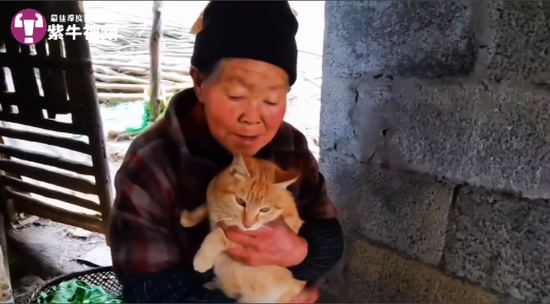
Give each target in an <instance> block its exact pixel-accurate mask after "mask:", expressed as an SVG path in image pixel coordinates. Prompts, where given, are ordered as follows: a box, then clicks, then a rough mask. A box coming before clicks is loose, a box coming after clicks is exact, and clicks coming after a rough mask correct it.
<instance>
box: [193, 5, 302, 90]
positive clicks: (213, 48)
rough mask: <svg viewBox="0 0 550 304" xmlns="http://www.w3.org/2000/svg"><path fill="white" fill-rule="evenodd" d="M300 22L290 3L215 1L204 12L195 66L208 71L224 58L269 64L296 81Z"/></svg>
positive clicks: (290, 81) (195, 54)
mask: <svg viewBox="0 0 550 304" xmlns="http://www.w3.org/2000/svg"><path fill="white" fill-rule="evenodd" d="M297 31H298V21H297V20H296V17H295V16H294V15H293V14H292V10H291V9H290V5H289V4H288V1H211V2H210V3H209V4H208V6H207V7H206V8H205V10H204V15H203V29H202V30H201V31H200V32H199V33H198V34H197V37H196V40H195V46H194V50H193V56H192V57H191V65H192V66H193V67H195V68H196V69H198V70H199V71H200V70H204V69H207V68H209V67H211V66H212V64H214V63H215V62H217V61H218V60H220V59H223V58H247V59H254V60H260V61H265V62H268V63H271V64H273V65H276V66H278V67H280V68H282V69H283V70H285V71H286V73H287V74H288V78H289V85H293V84H294V82H295V81H296V64H297V60H298V49H297V47H296V39H295V35H296V32H297Z"/></svg>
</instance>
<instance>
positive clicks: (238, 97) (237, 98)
mask: <svg viewBox="0 0 550 304" xmlns="http://www.w3.org/2000/svg"><path fill="white" fill-rule="evenodd" d="M227 97H229V99H231V100H233V101H239V100H242V99H243V98H244V97H242V96H227Z"/></svg>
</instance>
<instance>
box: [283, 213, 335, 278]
mask: <svg viewBox="0 0 550 304" xmlns="http://www.w3.org/2000/svg"><path fill="white" fill-rule="evenodd" d="M298 235H299V236H301V237H303V238H304V239H305V240H306V241H307V244H308V253H307V256H306V258H305V260H304V261H303V262H302V263H300V264H298V265H296V266H293V267H289V268H288V269H289V270H290V271H291V272H292V275H293V276H294V278H295V279H297V280H300V281H307V282H315V281H317V280H319V279H320V278H321V277H322V276H323V275H325V274H326V273H327V272H328V271H329V270H331V269H332V267H334V265H336V263H338V262H339V261H340V259H341V258H342V256H343V254H344V235H343V233H342V226H341V225H340V222H339V221H338V219H336V218H331V219H314V220H308V221H307V222H306V223H305V224H304V225H302V227H301V228H300V231H299V232H298Z"/></svg>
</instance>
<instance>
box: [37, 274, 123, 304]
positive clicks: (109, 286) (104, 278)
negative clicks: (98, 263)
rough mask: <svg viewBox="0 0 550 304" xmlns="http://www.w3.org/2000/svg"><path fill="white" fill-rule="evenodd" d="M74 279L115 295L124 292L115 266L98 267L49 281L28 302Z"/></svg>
mask: <svg viewBox="0 0 550 304" xmlns="http://www.w3.org/2000/svg"><path fill="white" fill-rule="evenodd" d="M72 279H78V280H81V281H83V282H86V283H88V284H90V285H95V286H99V287H101V288H103V289H104V290H105V291H106V292H108V293H110V294H113V295H120V294H121V293H122V286H121V285H120V283H119V282H118V281H117V279H116V277H115V273H114V272H113V267H111V266H108V267H98V268H94V269H90V270H85V271H81V272H75V273H71V274H67V275H63V276H60V277H57V278H54V279H51V280H49V281H47V282H46V283H44V285H42V286H41V287H40V288H38V289H37V290H36V291H35V292H33V293H32V294H31V296H30V297H29V301H28V303H36V300H37V298H38V296H39V295H40V293H41V292H51V291H53V290H54V288H55V287H56V286H57V285H59V284H61V283H63V282H66V281H70V280H72Z"/></svg>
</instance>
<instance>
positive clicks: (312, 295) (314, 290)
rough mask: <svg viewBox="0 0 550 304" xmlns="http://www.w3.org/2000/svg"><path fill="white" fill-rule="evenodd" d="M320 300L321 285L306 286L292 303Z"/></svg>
mask: <svg viewBox="0 0 550 304" xmlns="http://www.w3.org/2000/svg"><path fill="white" fill-rule="evenodd" d="M317 300H319V287H317V286H311V287H306V288H304V289H303V290H302V292H301V293H300V294H299V295H298V296H297V297H295V298H294V299H293V300H292V302H291V303H315V302H317Z"/></svg>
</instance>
